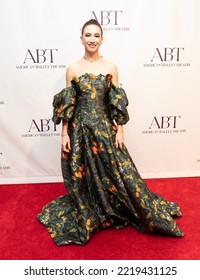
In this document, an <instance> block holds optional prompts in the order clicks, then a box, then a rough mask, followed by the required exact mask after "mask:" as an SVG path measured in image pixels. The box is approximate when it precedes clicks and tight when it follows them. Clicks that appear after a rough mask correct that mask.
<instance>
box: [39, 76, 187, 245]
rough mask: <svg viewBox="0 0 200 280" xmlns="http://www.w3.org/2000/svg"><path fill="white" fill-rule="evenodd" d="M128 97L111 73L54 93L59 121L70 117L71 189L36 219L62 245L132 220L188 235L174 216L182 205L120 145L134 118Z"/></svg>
mask: <svg viewBox="0 0 200 280" xmlns="http://www.w3.org/2000/svg"><path fill="white" fill-rule="evenodd" d="M127 106H128V99H127V96H126V93H125V91H124V89H123V88H121V87H116V86H115V85H114V84H113V83H112V76H111V75H110V74H107V75H103V74H99V75H97V76H95V75H93V74H89V73H85V74H83V75H81V76H80V77H76V78H73V79H72V81H71V86H70V87H67V88H64V89H63V90H62V91H61V92H59V93H58V94H56V95H55V96H54V99H53V117H52V120H53V122H54V123H56V124H59V123H60V122H61V120H62V119H64V120H66V121H68V133H69V136H70V141H71V151H70V153H65V152H63V151H62V150H61V167H62V175H63V180H64V184H65V186H66V189H67V193H66V194H64V195H62V196H61V197H58V198H56V199H54V200H53V201H51V202H50V203H48V204H47V205H46V206H44V207H43V209H42V210H41V212H40V213H39V214H38V215H37V219H38V220H39V221H40V222H41V223H42V224H43V225H44V226H45V227H46V228H47V230H48V232H49V234H50V236H51V238H52V239H53V240H54V241H55V242H56V244H57V245H65V244H80V245H84V244H86V243H87V242H88V241H89V240H90V238H91V236H92V234H93V233H95V232H97V231H99V230H102V229H106V228H109V227H115V228H122V227H124V226H126V225H132V226H133V227H135V228H137V229H138V230H140V231H142V232H146V233H157V234H164V235H168V236H173V237H182V236H184V233H183V231H182V230H181V229H180V228H179V227H178V225H177V223H176V221H175V220H174V219H173V216H181V211H180V208H179V205H178V204H176V203H174V202H170V201H167V200H165V199H164V198H163V197H161V196H160V195H158V194H155V193H153V192H151V191H150V190H149V189H148V187H147V185H146V183H145V182H144V181H143V179H142V178H141V176H140V174H139V172H138V171H137V168H136V166H135V164H134V162H133V160H132V158H131V156H130V155H129V153H128V151H127V148H126V146H125V145H124V144H123V146H122V148H119V147H118V148H117V147H116V146H115V135H116V132H117V126H116V124H118V125H124V124H125V123H127V121H128V120H129V115H128V111H127Z"/></svg>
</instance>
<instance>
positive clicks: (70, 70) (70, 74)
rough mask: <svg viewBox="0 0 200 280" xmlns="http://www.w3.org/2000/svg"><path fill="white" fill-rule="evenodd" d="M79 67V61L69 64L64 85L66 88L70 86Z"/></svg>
mask: <svg viewBox="0 0 200 280" xmlns="http://www.w3.org/2000/svg"><path fill="white" fill-rule="evenodd" d="M79 67H80V59H79V60H78V61H76V62H74V63H72V64H69V65H68V67H67V70H66V83H67V86H70V85H71V80H72V79H73V78H74V77H76V75H77V71H78V69H79Z"/></svg>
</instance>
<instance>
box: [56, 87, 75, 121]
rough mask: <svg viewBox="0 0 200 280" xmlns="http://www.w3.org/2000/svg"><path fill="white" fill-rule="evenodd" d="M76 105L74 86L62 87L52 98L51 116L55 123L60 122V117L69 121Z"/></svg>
mask: <svg viewBox="0 0 200 280" xmlns="http://www.w3.org/2000/svg"><path fill="white" fill-rule="evenodd" d="M75 106H76V90H75V88H74V86H71V87H68V88H64V89H63V90H61V92H59V93H58V94H56V95H55V96H54V98H53V117H52V121H53V122H54V123H55V124H60V122H61V119H64V120H66V121H69V120H70V119H71V118H72V116H73V113H74V110H75Z"/></svg>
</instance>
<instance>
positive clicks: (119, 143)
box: [115, 125, 124, 149]
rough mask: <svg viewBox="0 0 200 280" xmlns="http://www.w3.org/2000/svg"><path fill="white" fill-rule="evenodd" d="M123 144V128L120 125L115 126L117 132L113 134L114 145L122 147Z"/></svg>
mask: <svg viewBox="0 0 200 280" xmlns="http://www.w3.org/2000/svg"><path fill="white" fill-rule="evenodd" d="M123 144H124V130H123V126H122V125H118V126H117V133H116V135H115V145H116V148H120V149H122V146H123Z"/></svg>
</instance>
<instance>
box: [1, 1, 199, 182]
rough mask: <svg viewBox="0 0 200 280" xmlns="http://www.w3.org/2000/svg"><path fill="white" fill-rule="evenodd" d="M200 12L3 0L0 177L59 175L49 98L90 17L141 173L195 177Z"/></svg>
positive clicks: (148, 5)
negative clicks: (99, 30) (98, 28)
mask: <svg viewBox="0 0 200 280" xmlns="http://www.w3.org/2000/svg"><path fill="white" fill-rule="evenodd" d="M199 11H200V1H198V0H196V1H195V0H132V1H130V0H120V1H116V0H102V1H93V0H84V1H81V0H79V1H78V0H77V1H68V0H58V1H55V0H28V1H27V0H13V1H12V0H1V2H0V31H1V32H0V34H1V44H0V49H1V51H0V62H1V63H0V79H1V82H0V178H1V179H0V180H1V183H2V184H10V183H31V182H32V183H37V182H57V181H62V178H61V168H60V129H61V127H60V126H57V127H56V126H54V124H53V123H52V121H51V117H52V100H53V95H55V94H56V93H57V92H59V91H60V90H61V89H62V88H64V87H65V71H66V67H67V65H68V64H71V63H73V62H74V61H76V60H77V59H79V58H80V57H81V56H82V55H83V46H82V45H81V43H80V40H79V37H80V28H81V27H82V25H83V24H84V22H85V21H87V20H89V19H90V18H92V17H93V18H94V17H96V18H97V19H98V20H99V21H100V23H101V24H102V27H103V29H104V44H103V46H102V49H101V55H103V56H104V57H105V58H106V59H108V60H111V61H113V62H115V63H116V64H117V66H118V70H119V81H120V83H121V84H122V86H123V88H125V90H126V92H127V95H128V98H129V103H130V105H129V113H130V118H131V119H130V122H129V123H128V124H127V125H126V126H125V141H126V145H127V147H128V149H129V152H130V154H131V156H132V158H133V160H134V162H135V163H136V166H137V167H138V169H139V172H140V173H141V175H142V176H143V178H162V177H163V178H164V177H186V176H187V177H188V176H199V175H200V145H199V143H200V131H199V129H200V126H199V123H200V112H199V103H200V79H199V63H200V54H199V50H200V32H199V26H200V18H199Z"/></svg>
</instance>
